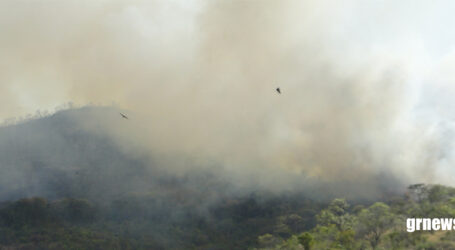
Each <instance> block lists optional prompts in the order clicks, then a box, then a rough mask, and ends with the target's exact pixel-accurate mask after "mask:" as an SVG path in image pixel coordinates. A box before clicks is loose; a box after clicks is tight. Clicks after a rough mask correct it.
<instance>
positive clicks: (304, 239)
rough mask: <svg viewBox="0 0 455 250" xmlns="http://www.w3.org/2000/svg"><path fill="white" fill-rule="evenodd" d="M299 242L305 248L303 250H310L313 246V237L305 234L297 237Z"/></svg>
mask: <svg viewBox="0 0 455 250" xmlns="http://www.w3.org/2000/svg"><path fill="white" fill-rule="evenodd" d="M299 242H300V244H302V246H303V247H304V248H305V250H311V247H312V246H313V245H314V237H313V235H311V233H309V232H305V233H303V234H301V235H300V236H299Z"/></svg>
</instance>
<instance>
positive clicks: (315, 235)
mask: <svg viewBox="0 0 455 250" xmlns="http://www.w3.org/2000/svg"><path fill="white" fill-rule="evenodd" d="M264 197H265V195H258V194H256V195H252V196H248V197H238V198H231V199H226V200H223V201H219V202H216V203H214V204H213V205H211V206H208V207H207V208H205V209H202V210H201V209H196V208H195V207H193V206H189V207H188V206H187V205H188V204H186V203H185V202H182V200H181V199H179V200H178V201H175V202H174V203H172V202H171V201H169V200H160V199H159V198H158V197H150V196H149V195H145V194H144V195H138V194H136V195H135V196H131V197H125V198H122V199H118V200H115V201H112V202H110V203H97V202H93V201H88V200H84V199H70V198H65V199H59V200H54V201H49V200H46V199H44V198H29V199H21V200H18V201H15V202H4V203H2V204H0V249H3V248H5V249H306V250H308V249H455V233H452V231H437V232H432V231H420V232H419V231H416V232H413V233H408V232H406V224H405V219H406V218H408V217H435V218H444V217H447V218H453V217H455V189H454V188H450V187H445V186H440V185H418V186H416V185H413V186H410V187H409V189H408V192H407V193H406V194H405V195H403V196H399V197H392V198H390V199H388V200H383V201H377V202H374V203H363V204H360V203H354V204H352V205H350V204H349V203H348V201H346V200H345V199H334V200H333V201H331V202H330V203H328V204H324V203H321V202H316V201H311V200H307V199H305V198H304V197H302V196H298V195H289V196H275V197H268V198H264ZM166 202H167V204H166ZM185 204H186V207H185ZM170 207H172V209H169V208H170Z"/></svg>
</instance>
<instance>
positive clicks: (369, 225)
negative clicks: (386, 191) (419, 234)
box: [358, 202, 394, 249]
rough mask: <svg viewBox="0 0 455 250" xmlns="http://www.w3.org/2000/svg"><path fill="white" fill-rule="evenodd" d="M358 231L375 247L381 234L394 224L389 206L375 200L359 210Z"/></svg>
mask: <svg viewBox="0 0 455 250" xmlns="http://www.w3.org/2000/svg"><path fill="white" fill-rule="evenodd" d="M358 220H359V221H358V222H359V224H358V232H359V235H362V236H363V237H364V238H365V239H366V240H367V241H368V242H369V243H370V245H371V247H372V248H373V249H376V248H377V246H378V245H379V243H380V241H381V237H382V235H383V234H384V233H385V232H386V231H387V230H388V229H389V228H391V227H392V226H393V225H394V216H393V214H392V213H391V212H390V208H389V206H387V205H386V204H384V203H382V202H376V203H374V204H373V205H372V206H370V207H369V208H367V209H364V210H362V211H361V212H360V214H359V217H358Z"/></svg>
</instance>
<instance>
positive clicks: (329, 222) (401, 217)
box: [256, 184, 455, 250]
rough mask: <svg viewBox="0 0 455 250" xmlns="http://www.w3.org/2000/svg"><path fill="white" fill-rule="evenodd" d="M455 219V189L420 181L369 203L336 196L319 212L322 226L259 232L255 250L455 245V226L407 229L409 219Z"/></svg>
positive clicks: (437, 247)
mask: <svg viewBox="0 0 455 250" xmlns="http://www.w3.org/2000/svg"><path fill="white" fill-rule="evenodd" d="M414 217H421V218H454V217H455V189H454V188H451V187H445V186H441V185H424V184H416V185H411V186H410V187H409V188H408V192H407V193H406V194H405V195H403V196H401V197H394V198H391V199H389V200H386V201H383V202H375V203H373V204H370V205H369V206H366V207H364V206H363V205H357V206H349V204H348V202H347V201H346V200H344V199H334V200H333V201H332V202H331V203H330V204H329V205H328V206H327V207H326V208H325V209H323V210H321V211H320V212H319V213H318V214H317V215H316V218H317V225H316V226H315V227H314V228H312V229H310V230H306V231H304V232H299V233H296V234H293V235H291V236H290V237H287V238H283V237H280V235H277V234H265V235H262V236H259V237H258V242H259V246H260V247H259V248H256V249H305V250H309V249H455V233H454V232H452V231H436V232H435V231H415V232H413V233H408V232H407V231H406V222H405V220H406V218H414Z"/></svg>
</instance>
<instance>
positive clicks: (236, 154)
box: [0, 0, 455, 193]
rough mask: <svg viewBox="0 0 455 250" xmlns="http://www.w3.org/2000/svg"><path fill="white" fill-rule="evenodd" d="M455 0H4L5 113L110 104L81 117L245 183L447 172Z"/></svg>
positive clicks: (128, 143) (443, 178)
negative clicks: (102, 114) (108, 111)
mask: <svg viewBox="0 0 455 250" xmlns="http://www.w3.org/2000/svg"><path fill="white" fill-rule="evenodd" d="M448 5H453V3H450V2H444V1H441V2H438V3H435V4H431V5H430V4H429V3H427V2H424V1H417V2H416V1H401V2H400V3H397V2H396V1H354V0H353V1H343V2H334V1H292V0H290V1H272V0H270V1H210V2H209V1H207V2H205V1H98V2H91V1H61V2H51V1H35V2H31V3H30V2H25V1H1V2H0V10H1V15H0V16H1V17H0V33H1V34H2V35H1V37H0V53H1V54H2V56H1V57H0V66H1V67H0V104H1V105H0V115H1V116H2V117H3V118H7V117H11V116H18V115H24V114H26V113H30V112H34V111H35V110H37V109H49V108H50V107H53V106H56V105H58V104H60V103H63V102H67V101H73V102H75V103H76V104H78V105H85V104H88V103H93V104H102V105H110V104H114V105H115V106H116V107H120V108H121V109H123V110H126V111H127V112H128V113H129V115H130V120H129V121H128V122H127V123H125V122H123V121H122V122H119V121H118V118H119V117H117V116H108V117H106V118H103V119H102V121H98V120H92V121H81V126H84V128H86V129H88V130H95V131H99V132H100V133H108V134H110V135H111V136H112V137H113V138H115V139H116V141H117V142H118V144H119V145H121V146H122V148H123V149H124V150H125V152H128V153H131V154H137V155H153V157H154V159H157V158H159V159H161V161H162V162H161V163H162V164H161V165H162V166H165V167H163V168H165V169H166V170H167V171H170V172H173V173H175V174H181V173H185V172H186V171H192V170H193V169H194V168H202V169H204V168H207V169H210V170H213V169H214V168H215V170H214V171H216V172H219V173H220V174H221V176H223V177H225V178H227V179H228V180H231V181H233V182H237V183H238V184H239V185H241V186H254V187H258V186H259V187H265V188H270V189H273V190H275V189H276V190H282V189H289V188H294V187H296V186H299V185H302V186H305V184H308V185H310V184H313V183H336V185H341V186H346V185H350V184H347V183H358V184H359V185H360V186H362V187H369V188H368V189H366V188H362V189H357V190H359V192H365V193H374V192H375V191H376V190H377V189H380V188H382V187H383V186H388V185H389V183H388V182H389V181H391V180H396V179H399V180H401V182H399V184H397V185H401V184H403V183H407V182H415V181H429V182H443V183H450V182H451V181H453V178H452V176H453V174H454V173H453V171H451V170H450V165H451V163H452V162H453V159H454V157H453V153H452V151H453V145H452V144H451V143H450V141H451V140H450V139H448V138H450V136H452V134H453V131H454V130H453V124H452V122H451V117H452V116H453V112H451V110H453V109H450V107H451V106H452V103H453V102H452V101H451V99H452V98H450V97H451V93H453V91H454V88H453V87H452V84H451V82H452V79H453V74H452V73H451V71H450V68H451V66H452V65H453V53H452V48H453V47H452V43H451V41H453V38H455V32H454V31H452V29H451V27H450V24H451V23H453V20H452V19H453V18H452V17H451V13H450V11H449V10H450V9H451V8H449V6H448ZM452 7H453V6H452ZM277 86H280V87H281V89H282V92H283V93H282V95H278V94H277V93H276V92H275V91H274V89H275V88H276V87H277ZM157 156H159V157H157ZM354 186H355V185H354ZM357 187H358V186H357ZM354 189H355V188H354Z"/></svg>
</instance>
